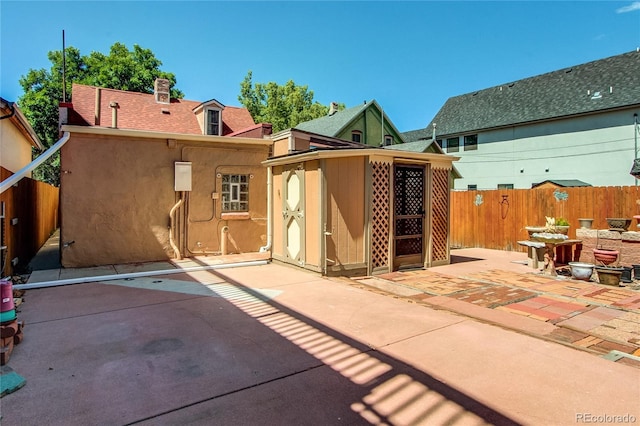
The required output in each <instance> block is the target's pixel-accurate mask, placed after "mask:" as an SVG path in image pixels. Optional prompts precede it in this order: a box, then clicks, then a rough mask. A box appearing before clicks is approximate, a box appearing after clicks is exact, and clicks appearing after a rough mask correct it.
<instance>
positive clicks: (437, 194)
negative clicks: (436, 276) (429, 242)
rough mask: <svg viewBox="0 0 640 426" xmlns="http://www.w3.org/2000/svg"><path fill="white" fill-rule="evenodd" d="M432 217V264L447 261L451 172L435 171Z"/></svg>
mask: <svg viewBox="0 0 640 426" xmlns="http://www.w3.org/2000/svg"><path fill="white" fill-rule="evenodd" d="M432 182H433V186H432V191H433V193H432V195H433V196H432V203H431V217H432V218H433V223H432V236H433V247H432V258H431V260H432V262H437V261H440V260H447V257H448V248H447V241H448V232H449V171H448V170H444V169H433V181H432Z"/></svg>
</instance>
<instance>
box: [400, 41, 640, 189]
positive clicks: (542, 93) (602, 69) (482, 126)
mask: <svg viewBox="0 0 640 426" xmlns="http://www.w3.org/2000/svg"><path fill="white" fill-rule="evenodd" d="M639 70H640V51H637V50H636V51H633V52H629V53H625V54H622V55H618V56H613V57H610V58H605V59H601V60H597V61H593V62H589V63H586V64H582V65H576V66H572V67H567V68H564V69H560V70H557V71H553V72H550V73H547V74H542V75H538V76H535V77H531V78H526V79H523V80H518V81H513V82H507V83H505V84H501V85H499V86H495V87H491V88H488V89H483V90H479V91H476V92H472V93H467V94H464V95H460V96H454V97H452V98H449V99H448V100H447V102H446V103H445V104H444V106H443V107H442V108H441V109H440V111H438V113H437V114H436V116H435V117H434V118H433V120H432V121H431V123H429V124H428V125H427V127H426V128H424V129H419V130H414V131H410V132H406V133H404V138H405V139H406V140H407V141H418V140H426V141H432V140H433V135H435V139H436V141H437V142H438V144H439V145H440V146H441V147H442V148H443V149H444V150H445V151H446V152H447V153H449V154H453V155H456V156H459V157H460V161H459V162H457V163H456V167H457V169H458V170H459V171H460V173H461V175H462V178H461V179H457V180H456V181H455V185H454V188H455V189H496V188H498V189H506V188H531V187H532V185H533V184H535V183H538V182H543V181H547V180H566V179H579V180H581V181H584V182H586V183H588V184H590V185H593V186H624V185H634V184H635V178H634V177H633V176H631V175H630V170H631V167H632V165H633V162H634V159H635V158H637V157H638V137H639V133H638V132H640V129H638V124H637V123H638V115H639V114H640V71H639Z"/></svg>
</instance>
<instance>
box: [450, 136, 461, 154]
mask: <svg viewBox="0 0 640 426" xmlns="http://www.w3.org/2000/svg"><path fill="white" fill-rule="evenodd" d="M459 150H460V138H458V137H455V138H447V152H458V151H459Z"/></svg>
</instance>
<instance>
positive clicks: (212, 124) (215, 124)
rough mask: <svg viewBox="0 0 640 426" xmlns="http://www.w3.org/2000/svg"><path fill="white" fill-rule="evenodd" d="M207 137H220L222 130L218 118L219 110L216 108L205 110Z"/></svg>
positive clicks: (219, 115)
mask: <svg viewBox="0 0 640 426" xmlns="http://www.w3.org/2000/svg"><path fill="white" fill-rule="evenodd" d="M206 111H207V123H206V129H207V135H214V136H220V129H222V123H221V120H220V117H221V115H222V114H220V110H219V109H217V108H208V109H207V110H206Z"/></svg>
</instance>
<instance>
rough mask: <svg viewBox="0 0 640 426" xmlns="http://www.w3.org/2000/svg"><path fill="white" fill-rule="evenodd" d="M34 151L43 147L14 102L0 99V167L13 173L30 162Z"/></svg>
mask: <svg viewBox="0 0 640 426" xmlns="http://www.w3.org/2000/svg"><path fill="white" fill-rule="evenodd" d="M34 149H35V150H37V151H42V150H43V149H44V147H43V146H42V143H41V142H40V139H39V138H38V136H37V135H36V133H35V131H34V130H33V128H32V127H31V125H30V124H29V122H28V121H27V118H26V117H25V116H24V114H23V113H22V111H21V110H20V108H18V105H16V104H15V102H9V101H6V100H5V99H3V98H0V166H2V168H4V169H6V170H8V171H10V172H11V173H15V172H17V171H18V170H20V169H21V168H23V167H24V166H26V165H27V164H29V163H30V162H31V159H32V155H33V152H32V150H34ZM30 176H31V174H28V175H27V177H30Z"/></svg>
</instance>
